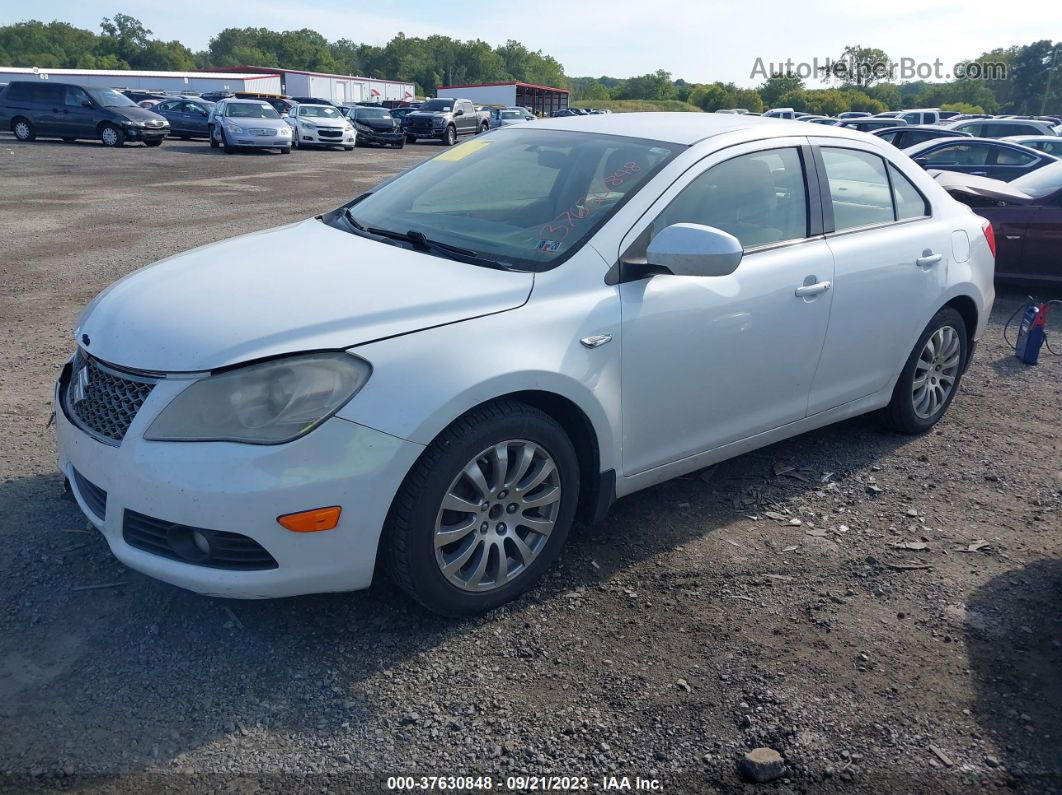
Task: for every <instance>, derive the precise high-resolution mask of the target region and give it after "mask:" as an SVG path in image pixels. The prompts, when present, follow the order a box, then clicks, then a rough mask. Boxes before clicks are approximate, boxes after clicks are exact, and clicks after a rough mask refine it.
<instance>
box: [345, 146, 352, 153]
mask: <svg viewBox="0 0 1062 795" xmlns="http://www.w3.org/2000/svg"><path fill="white" fill-rule="evenodd" d="M343 151H344V152H353V151H354V147H353V146H344V147H343Z"/></svg>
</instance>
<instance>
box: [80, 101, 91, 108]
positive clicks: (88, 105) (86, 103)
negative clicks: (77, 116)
mask: <svg viewBox="0 0 1062 795" xmlns="http://www.w3.org/2000/svg"><path fill="white" fill-rule="evenodd" d="M81 107H83V108H91V107H92V100H90V99H83V100H81Z"/></svg>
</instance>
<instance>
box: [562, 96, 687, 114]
mask: <svg viewBox="0 0 1062 795" xmlns="http://www.w3.org/2000/svg"><path fill="white" fill-rule="evenodd" d="M569 104H571V105H574V106H575V107H577V108H600V109H601V110H611V111H612V112H613V113H645V112H646V111H661V110H663V111H688V112H689V113H704V111H702V110H701V109H700V108H698V107H697V106H696V105H691V104H690V103H688V102H679V101H678V100H677V99H576V100H572V101H571V103H569Z"/></svg>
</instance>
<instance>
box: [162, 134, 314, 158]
mask: <svg viewBox="0 0 1062 795" xmlns="http://www.w3.org/2000/svg"><path fill="white" fill-rule="evenodd" d="M162 148H163V149H165V150H166V151H167V152H182V153H187V154H192V155H210V156H214V155H224V154H225V150H224V149H222V148H221V147H220V146H219V147H217V148H215V147H212V146H211V145H210V141H208V140H207V139H206V138H203V139H194V138H193V139H192V140H189V141H183V140H180V139H173V138H170V139H167V141H166V143H164V144H163V145H162ZM292 151H295V150H292ZM279 154H280V151H279V150H277V149H251V148H250V147H237V149H236V151H235V152H233V153H232V155H229V156H230V157H232V156H236V155H241V156H252V157H253V156H258V157H267V156H270V155H279Z"/></svg>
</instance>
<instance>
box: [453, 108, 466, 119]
mask: <svg viewBox="0 0 1062 795" xmlns="http://www.w3.org/2000/svg"><path fill="white" fill-rule="evenodd" d="M464 115H465V112H464V111H463V110H461V109H460V108H458V109H457V110H455V111H454V116H455V117H456V116H464Z"/></svg>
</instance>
